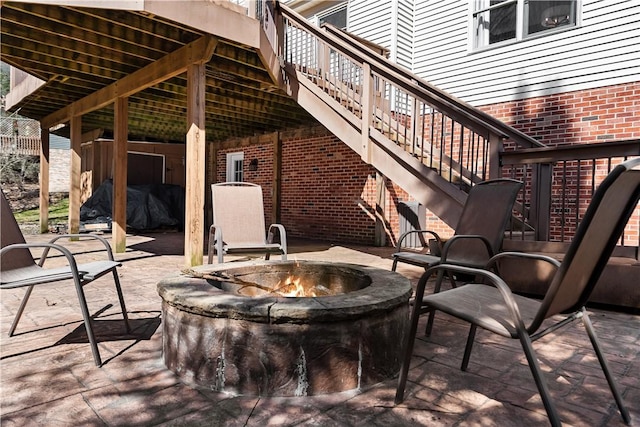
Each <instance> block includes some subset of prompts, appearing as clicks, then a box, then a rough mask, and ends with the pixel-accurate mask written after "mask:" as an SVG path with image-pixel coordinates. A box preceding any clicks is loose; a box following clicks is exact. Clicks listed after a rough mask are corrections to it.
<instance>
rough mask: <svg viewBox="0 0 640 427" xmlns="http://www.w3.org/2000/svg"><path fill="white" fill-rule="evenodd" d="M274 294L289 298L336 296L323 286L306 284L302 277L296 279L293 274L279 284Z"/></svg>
mask: <svg viewBox="0 0 640 427" xmlns="http://www.w3.org/2000/svg"><path fill="white" fill-rule="evenodd" d="M273 292H274V293H277V294H278V295H282V296H283V297H287V298H297V297H319V296H327V295H334V294H335V293H334V292H331V290H329V289H328V288H327V287H325V286H323V285H320V284H313V283H306V282H304V281H303V280H302V278H301V277H296V276H294V275H292V274H290V275H289V276H287V278H286V279H284V280H281V281H280V282H278V284H277V285H276V287H275V289H274V290H273Z"/></svg>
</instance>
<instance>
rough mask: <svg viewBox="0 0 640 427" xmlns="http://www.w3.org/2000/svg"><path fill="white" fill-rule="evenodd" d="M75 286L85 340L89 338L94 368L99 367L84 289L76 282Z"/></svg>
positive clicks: (99, 359) (98, 356) (96, 345)
mask: <svg viewBox="0 0 640 427" xmlns="http://www.w3.org/2000/svg"><path fill="white" fill-rule="evenodd" d="M75 285H76V292H77V294H78V302H79V304H80V310H81V311H82V318H83V319H84V328H85V330H86V331H87V338H89V345H90V346H91V352H92V353H93V360H94V361H95V362H96V366H98V367H100V366H102V359H101V358H100V351H99V350H98V342H97V341H96V337H95V335H94V333H93V325H92V323H91V315H90V314H89V308H88V307H87V299H86V298H85V296H84V289H83V288H82V284H81V283H80V282H79V281H76V284H75Z"/></svg>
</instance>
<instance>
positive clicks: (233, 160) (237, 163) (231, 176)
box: [227, 151, 244, 182]
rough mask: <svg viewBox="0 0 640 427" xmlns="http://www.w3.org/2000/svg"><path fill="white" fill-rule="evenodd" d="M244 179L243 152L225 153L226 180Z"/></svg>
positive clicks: (240, 180)
mask: <svg viewBox="0 0 640 427" xmlns="http://www.w3.org/2000/svg"><path fill="white" fill-rule="evenodd" d="M243 180H244V152H242V151H239V152H237V153H227V182H242V181H243Z"/></svg>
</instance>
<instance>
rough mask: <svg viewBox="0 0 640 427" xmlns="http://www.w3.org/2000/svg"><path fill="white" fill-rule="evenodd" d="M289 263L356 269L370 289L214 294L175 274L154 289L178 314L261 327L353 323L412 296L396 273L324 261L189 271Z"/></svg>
mask: <svg viewBox="0 0 640 427" xmlns="http://www.w3.org/2000/svg"><path fill="white" fill-rule="evenodd" d="M293 263H297V264H302V265H304V264H306V263H312V264H313V265H314V266H323V265H326V266H327V267H331V268H344V269H356V270H358V271H361V272H363V273H365V274H366V275H368V276H369V277H370V278H371V284H370V285H369V286H367V287H365V288H363V289H359V290H356V291H352V292H349V293H346V294H341V295H335V296H322V297H305V298H287V297H279V296H271V295H269V296H258V297H246V296H242V295H236V294H231V293H228V292H225V291H223V290H220V289H218V288H216V287H215V286H213V285H211V284H210V283H209V282H208V281H207V280H206V279H203V278H199V277H189V276H187V275H185V274H180V273H177V274H175V275H172V276H169V277H167V278H165V279H163V280H161V281H160V282H159V283H158V284H157V290H158V294H159V295H160V297H161V298H162V299H163V301H164V303H166V304H169V305H173V306H176V307H178V308H180V309H181V310H184V311H188V312H192V313H196V314H200V315H204V316H209V317H231V318H235V319H245V320H251V321H253V322H264V323H281V322H294V323H295V322H298V323H306V322H334V321H343V320H347V319H351V318H357V317H359V316H361V315H362V314H363V313H365V312H369V313H370V312H371V311H372V310H373V311H380V312H386V311H389V310H391V309H393V308H395V307H397V306H399V305H401V304H408V300H409V298H410V296H411V293H412V287H411V283H410V282H409V279H407V278H406V277H404V276H402V275H400V274H399V273H396V272H392V271H388V270H382V269H380V268H377V267H371V266H365V265H359V264H347V263H334V262H324V261H279V260H278V261H246V262H232V263H225V264H209V265H204V266H199V267H195V268H193V271H194V272H195V273H196V274H207V273H213V272H219V271H224V270H228V269H239V268H245V267H255V268H259V267H261V266H266V265H269V266H273V265H279V264H293Z"/></svg>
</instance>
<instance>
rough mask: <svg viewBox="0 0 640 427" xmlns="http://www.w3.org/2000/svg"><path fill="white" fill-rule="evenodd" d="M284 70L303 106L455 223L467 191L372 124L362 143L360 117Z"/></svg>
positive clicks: (291, 92) (293, 94)
mask: <svg viewBox="0 0 640 427" xmlns="http://www.w3.org/2000/svg"><path fill="white" fill-rule="evenodd" d="M285 73H286V76H285V81H286V82H287V85H286V88H285V89H286V91H287V93H288V94H289V96H291V97H292V98H293V99H295V100H296V102H298V104H299V105H300V106H302V107H303V108H304V109H305V110H307V111H308V112H309V113H310V114H312V115H313V116H314V117H315V118H316V120H318V121H319V122H320V123H321V124H322V125H323V126H325V127H326V128H327V129H328V130H329V131H330V132H331V133H333V134H334V135H335V136H336V137H337V138H339V139H340V140H341V141H342V142H344V143H345V144H346V145H347V146H349V148H351V149H352V150H353V151H355V152H356V153H358V154H359V155H360V156H361V157H362V159H363V160H364V161H366V162H367V163H369V164H371V165H372V166H373V167H374V168H376V169H377V170H378V171H379V172H380V173H381V174H383V175H384V176H386V177H387V178H389V179H390V180H391V181H393V182H394V183H395V184H397V185H399V186H400V187H401V188H402V189H403V190H405V191H406V192H407V193H409V194H410V195H411V197H413V198H414V199H415V200H416V201H418V202H420V203H422V204H423V205H424V206H425V207H426V208H428V209H429V210H430V211H432V212H433V213H434V214H436V215H437V216H438V217H439V218H440V219H442V220H443V221H444V222H445V223H446V224H448V225H449V226H451V227H455V224H457V223H458V218H459V217H460V215H461V213H462V207H463V206H464V202H465V200H466V197H467V195H466V193H465V192H463V191H462V190H460V189H459V188H458V187H456V186H455V185H452V184H451V183H449V182H448V181H447V180H445V179H444V178H442V177H441V176H440V175H439V174H438V173H437V172H435V171H434V170H432V169H430V168H428V167H427V166H425V165H424V164H423V163H422V162H420V161H419V160H418V159H416V158H414V157H413V156H411V155H410V154H409V153H407V152H405V151H404V150H403V149H402V148H400V147H398V146H397V145H396V144H394V143H393V141H391V140H389V139H388V138H387V137H386V136H384V135H383V134H382V133H381V132H380V131H378V130H377V129H375V128H374V127H373V126H371V125H369V126H368V127H369V129H368V133H369V138H368V141H369V143H368V144H367V145H366V146H364V147H363V137H362V133H361V127H362V125H361V123H362V121H361V120H360V118H358V117H356V116H355V115H354V114H353V113H352V112H350V111H349V110H348V109H347V108H345V107H344V106H342V105H341V104H340V103H339V102H337V101H336V100H334V99H333V98H332V97H331V96H329V95H327V94H326V93H324V91H322V89H320V88H319V87H318V86H317V85H315V84H314V83H313V82H311V81H310V80H309V79H308V78H307V77H306V76H305V75H304V74H303V73H301V72H299V71H297V70H294V69H292V68H290V67H287V69H286V70H285ZM365 150H367V152H366V153H365V152H364V151H365Z"/></svg>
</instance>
